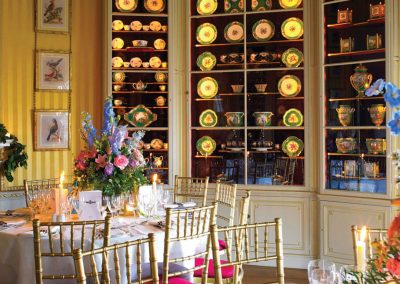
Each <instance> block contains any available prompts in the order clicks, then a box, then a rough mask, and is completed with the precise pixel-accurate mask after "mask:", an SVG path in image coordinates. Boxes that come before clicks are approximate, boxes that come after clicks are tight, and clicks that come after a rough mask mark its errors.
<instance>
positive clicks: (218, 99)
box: [196, 98, 224, 102]
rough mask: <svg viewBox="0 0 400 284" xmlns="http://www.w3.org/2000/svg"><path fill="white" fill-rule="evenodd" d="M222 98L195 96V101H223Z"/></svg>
mask: <svg viewBox="0 0 400 284" xmlns="http://www.w3.org/2000/svg"><path fill="white" fill-rule="evenodd" d="M223 100H224V99H221V98H215V99H214V98H213V99H199V98H196V102H207V101H223Z"/></svg>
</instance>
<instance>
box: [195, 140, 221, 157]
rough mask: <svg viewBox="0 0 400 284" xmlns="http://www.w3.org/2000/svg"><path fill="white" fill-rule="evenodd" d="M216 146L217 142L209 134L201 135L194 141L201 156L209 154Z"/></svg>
mask: <svg viewBox="0 0 400 284" xmlns="http://www.w3.org/2000/svg"><path fill="white" fill-rule="evenodd" d="M216 148H217V143H215V140H214V139H212V138H211V137H210V136H203V137H201V138H200V139H199V140H197V142H196V149H197V151H199V153H200V154H201V155H203V156H206V155H211V154H212V153H213V152H214V151H215V149H216Z"/></svg>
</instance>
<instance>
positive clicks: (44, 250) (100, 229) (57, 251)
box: [33, 215, 111, 284]
mask: <svg viewBox="0 0 400 284" xmlns="http://www.w3.org/2000/svg"><path fill="white" fill-rule="evenodd" d="M110 223H111V216H110V215H107V216H106V218H105V220H95V221H76V222H43V223H41V222H40V220H38V219H35V220H33V238H34V252H35V272H36V273H35V274H36V283H37V284H39V283H43V280H44V279H52V280H57V279H74V278H76V275H75V273H69V274H57V275H56V274H47V273H44V272H43V270H44V269H46V271H49V268H51V261H52V259H51V258H53V259H54V260H55V261H60V257H62V258H64V259H65V262H66V263H68V261H70V262H71V263H70V264H72V262H73V251H74V250H75V249H78V248H80V249H81V250H82V251H83V252H86V251H89V250H94V248H95V242H96V240H99V239H102V240H103V242H102V246H106V245H108V243H109V239H110ZM68 258H69V259H68ZM44 261H46V263H48V264H49V265H46V267H44V265H43V262H44ZM47 266H48V267H47ZM66 266H67V265H65V267H66ZM71 267H73V265H71ZM91 273H93V272H91Z"/></svg>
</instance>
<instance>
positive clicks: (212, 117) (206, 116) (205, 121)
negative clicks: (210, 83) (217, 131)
mask: <svg viewBox="0 0 400 284" xmlns="http://www.w3.org/2000/svg"><path fill="white" fill-rule="evenodd" d="M199 123H200V125H201V126H202V127H214V126H215V125H217V123H218V116H217V114H216V112H215V111H213V110H212V109H206V110H205V111H203V112H202V113H201V114H200V117H199Z"/></svg>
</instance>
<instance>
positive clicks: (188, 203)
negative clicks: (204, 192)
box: [182, 202, 196, 208]
mask: <svg viewBox="0 0 400 284" xmlns="http://www.w3.org/2000/svg"><path fill="white" fill-rule="evenodd" d="M182 206H183V207H185V208H190V207H196V203H195V202H184V203H182Z"/></svg>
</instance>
